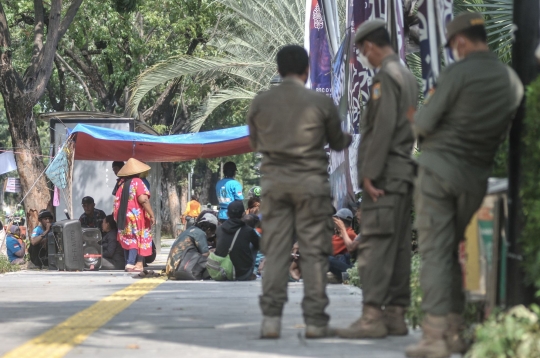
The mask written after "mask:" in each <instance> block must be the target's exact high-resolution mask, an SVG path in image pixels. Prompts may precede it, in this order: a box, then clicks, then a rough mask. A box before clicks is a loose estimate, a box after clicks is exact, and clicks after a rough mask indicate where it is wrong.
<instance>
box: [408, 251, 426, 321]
mask: <svg viewBox="0 0 540 358" xmlns="http://www.w3.org/2000/svg"><path fill="white" fill-rule="evenodd" d="M420 266H421V263H420V254H418V253H415V254H413V256H412V258H411V306H410V307H409V309H408V310H407V314H406V318H407V321H408V322H409V325H410V326H411V327H412V328H416V327H418V326H420V323H421V322H422V318H423V317H424V313H423V312H422V308H421V305H422V290H421V289H420Z"/></svg>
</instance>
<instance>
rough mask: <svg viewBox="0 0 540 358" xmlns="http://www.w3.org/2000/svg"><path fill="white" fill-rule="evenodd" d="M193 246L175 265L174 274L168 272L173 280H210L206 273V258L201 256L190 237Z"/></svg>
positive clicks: (183, 253) (185, 251) (187, 249)
mask: <svg viewBox="0 0 540 358" xmlns="http://www.w3.org/2000/svg"><path fill="white" fill-rule="evenodd" d="M189 238H190V240H191V242H192V243H193V246H189V247H188V248H186V249H185V250H184V252H182V254H181V255H180V259H179V260H178V261H177V262H176V263H175V265H174V271H173V272H167V274H168V276H169V278H171V279H173V280H187V281H193V280H205V279H208V278H209V276H208V272H207V271H206V260H207V259H206V257H204V256H203V255H201V253H200V252H199V249H198V248H197V245H196V244H195V242H194V241H193V238H192V237H189Z"/></svg>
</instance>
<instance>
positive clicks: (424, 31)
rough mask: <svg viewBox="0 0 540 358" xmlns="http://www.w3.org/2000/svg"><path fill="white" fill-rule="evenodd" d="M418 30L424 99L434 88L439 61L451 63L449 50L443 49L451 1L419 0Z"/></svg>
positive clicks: (449, 17)
mask: <svg viewBox="0 0 540 358" xmlns="http://www.w3.org/2000/svg"><path fill="white" fill-rule="evenodd" d="M418 20H419V24H418V27H419V29H420V58H421V60H422V85H423V88H422V91H423V93H424V97H427V96H428V94H429V92H430V91H431V90H432V89H433V88H434V87H435V83H436V81H437V78H438V77H439V73H440V69H441V61H444V63H446V64H448V63H451V61H452V55H451V52H450V50H449V49H447V48H444V49H443V51H442V58H441V57H440V56H439V54H440V49H441V47H442V46H443V45H444V44H445V42H446V38H445V33H446V24H447V23H448V22H450V21H451V20H452V0H435V1H434V0H420V2H419V5H418Z"/></svg>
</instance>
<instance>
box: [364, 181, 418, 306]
mask: <svg viewBox="0 0 540 358" xmlns="http://www.w3.org/2000/svg"><path fill="white" fill-rule="evenodd" d="M403 184H404V185H401V187H402V188H404V190H403V193H400V194H395V193H394V194H393V193H388V192H387V193H386V194H385V195H384V196H383V197H379V198H378V200H377V202H374V201H373V200H372V199H371V197H370V196H369V195H367V194H366V195H364V197H363V198H362V226H361V230H362V237H361V241H360V245H359V246H358V273H359V275H360V283H361V285H362V294H363V297H364V304H369V305H372V306H376V307H382V306H402V307H408V306H409V304H410V296H411V292H410V274H411V227H412V219H411V204H412V190H411V185H410V184H408V183H406V182H403Z"/></svg>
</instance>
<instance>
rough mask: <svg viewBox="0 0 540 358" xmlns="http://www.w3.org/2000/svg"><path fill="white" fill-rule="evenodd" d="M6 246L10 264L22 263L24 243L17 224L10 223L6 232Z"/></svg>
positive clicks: (24, 249)
mask: <svg viewBox="0 0 540 358" xmlns="http://www.w3.org/2000/svg"><path fill="white" fill-rule="evenodd" d="M6 248H7V255H8V258H9V262H11V263H12V264H17V265H22V264H24V263H25V261H24V253H25V252H26V245H25V244H24V241H23V240H22V238H21V229H20V228H19V227H18V226H17V225H11V226H10V228H9V231H8V233H7V238H6Z"/></svg>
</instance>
